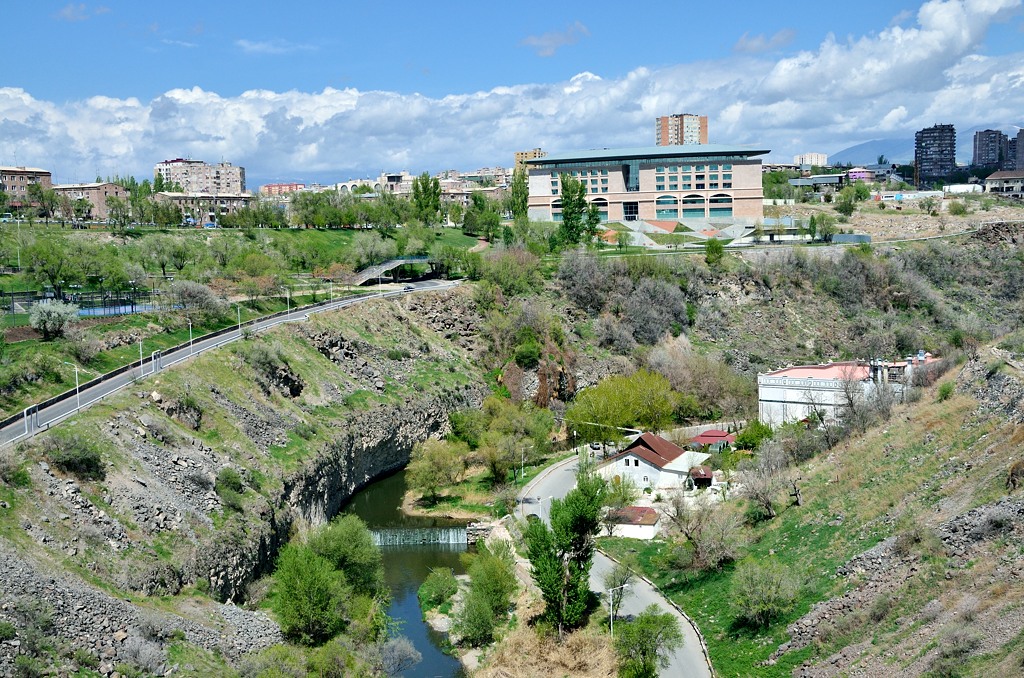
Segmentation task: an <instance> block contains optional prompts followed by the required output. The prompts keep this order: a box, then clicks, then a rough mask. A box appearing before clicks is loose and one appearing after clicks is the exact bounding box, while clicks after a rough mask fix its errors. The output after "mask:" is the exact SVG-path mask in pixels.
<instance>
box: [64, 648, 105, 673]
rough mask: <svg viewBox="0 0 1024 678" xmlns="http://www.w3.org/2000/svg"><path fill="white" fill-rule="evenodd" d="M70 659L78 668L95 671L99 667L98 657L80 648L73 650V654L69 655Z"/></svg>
mask: <svg viewBox="0 0 1024 678" xmlns="http://www.w3.org/2000/svg"><path fill="white" fill-rule="evenodd" d="M71 658H72V659H73V660H74V662H75V663H76V664H78V665H79V666H80V667H82V666H84V667H85V668H89V669H95V668H97V667H98V666H99V665H100V660H99V657H97V656H96V655H94V654H93V653H91V652H89V651H88V650H85V649H83V648H80V647H79V648H75V652H74V654H72V655H71Z"/></svg>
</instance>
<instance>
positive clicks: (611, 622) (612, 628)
mask: <svg viewBox="0 0 1024 678" xmlns="http://www.w3.org/2000/svg"><path fill="white" fill-rule="evenodd" d="M628 588H629V584H623V585H622V586H616V587H614V588H610V589H606V591H605V592H606V593H607V594H608V623H609V630H610V632H611V636H612V639H614V638H615V613H616V612H618V605H616V606H615V609H613V608H612V602H613V600H614V598H615V595H614V592H615V591H618V590H619V589H628Z"/></svg>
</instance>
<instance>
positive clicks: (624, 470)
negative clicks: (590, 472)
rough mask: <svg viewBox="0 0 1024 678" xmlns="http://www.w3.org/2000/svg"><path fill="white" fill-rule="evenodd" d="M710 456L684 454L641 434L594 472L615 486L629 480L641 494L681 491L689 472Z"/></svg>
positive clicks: (666, 443)
mask: <svg viewBox="0 0 1024 678" xmlns="http://www.w3.org/2000/svg"><path fill="white" fill-rule="evenodd" d="M710 456H711V455H710V454H705V453H704V452H696V451H694V450H684V449H683V448H681V447H679V446H678V445H676V444H675V443H671V442H669V441H667V440H665V439H664V438H662V437H661V436H657V435H655V434H653V433H642V434H640V435H639V436H637V438H636V440H634V441H633V442H632V443H630V444H629V445H628V446H626V448H625V449H623V450H622V451H621V452H619V453H618V454H616V455H615V456H614V457H611V458H610V459H608V460H607V461H605V462H604V463H603V464H601V465H600V466H599V467H598V469H597V472H598V473H599V474H600V475H601V477H603V478H604V479H605V480H607V481H609V482H615V479H616V478H618V479H619V480H622V479H624V478H629V479H630V480H632V481H633V483H634V484H635V485H636V486H637V487H639V488H640V489H641V490H642V489H645V488H648V487H649V488H651V489H652V490H672V489H675V488H678V487H684V486H685V483H686V478H687V476H688V475H689V473H690V469H691V468H693V467H694V466H699V465H701V464H702V463H704V462H705V461H706V460H707V459H708V458H709V457H710Z"/></svg>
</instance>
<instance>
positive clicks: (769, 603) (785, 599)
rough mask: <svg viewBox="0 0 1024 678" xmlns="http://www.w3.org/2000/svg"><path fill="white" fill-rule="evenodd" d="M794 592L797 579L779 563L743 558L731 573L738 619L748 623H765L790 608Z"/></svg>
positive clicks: (753, 624)
mask: <svg viewBox="0 0 1024 678" xmlns="http://www.w3.org/2000/svg"><path fill="white" fill-rule="evenodd" d="M796 591H797V585H796V582H795V581H794V580H793V578H792V576H791V575H790V573H789V571H788V570H787V569H786V568H785V567H783V566H782V565H780V564H778V563H775V562H764V563H756V562H753V561H746V562H744V563H742V564H740V566H739V567H738V568H736V574H735V575H734V576H733V585H732V594H733V602H734V603H735V605H736V608H737V618H738V619H739V621H740V622H742V623H744V624H748V625H750V626H755V627H764V626H767V625H768V624H770V623H771V622H772V621H774V620H775V619H778V618H779V617H781V616H782V615H784V614H785V613H787V612H789V610H790V609H792V607H793V603H794V598H795V597H796Z"/></svg>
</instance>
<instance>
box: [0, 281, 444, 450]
mask: <svg viewBox="0 0 1024 678" xmlns="http://www.w3.org/2000/svg"><path fill="white" fill-rule="evenodd" d="M457 284H458V282H444V281H433V280H429V281H423V282H418V283H410V284H408V285H403V286H402V287H400V288H397V289H395V290H392V291H379V292H368V293H366V294H362V295H359V296H357V297H346V298H344V299H339V300H338V301H335V302H333V303H330V304H325V305H323V306H318V307H316V308H313V309H304V310H299V311H293V312H291V313H289V314H286V315H281V316H277V317H275V318H268V319H265V320H258V321H256V322H255V323H253V324H251V325H245V326H243V327H242V330H241V332H239V330H238V329H235V330H232V331H231V332H227V333H225V334H221V335H218V336H216V337H211V338H209V339H196V340H195V342H194V343H193V344H192V346H191V348H190V349H186V350H183V351H178V352H176V353H174V354H173V355H169V356H165V357H163V358H155V359H153V354H152V353H151V352H149V351H147V350H146V345H145V342H143V343H142V357H143V358H144V359H145V362H144V363H143V365H142V366H141V368H135V369H133V370H128V371H127V372H124V373H122V374H119V375H117V376H116V377H113V378H111V379H109V380H106V381H103V382H101V383H99V384H96V385H95V386H93V387H92V388H88V389H82V390H81V392H80V393H78V395H77V397H76V396H72V397H70V398H67V399H65V400H61V401H59V402H57V403H54V404H53V405H51V406H50V407H47V408H44V409H40V410H38V411H36V412H32V411H29V412H28V414H27V416H23V417H22V418H21V419H19V420H18V421H17V422H15V423H13V424H11V425H9V426H7V427H5V428H3V429H0V446H3V445H8V444H10V443H13V442H15V441H17V440H21V439H24V438H27V437H30V436H31V435H34V434H35V433H38V432H39V431H45V430H47V429H48V428H50V427H52V426H55V425H57V424H58V423H60V422H61V421H63V420H64V419H66V418H67V417H69V416H71V415H72V414H74V413H75V412H76V411H77V410H78V409H79V403H81V407H87V406H89V405H91V404H93V403H95V402H96V401H98V400H102V399H103V398H106V397H107V396H109V395H111V394H112V393H115V392H117V391H119V390H121V389H122V388H124V387H125V386H128V385H130V384H134V383H135V382H137V381H140V380H142V379H145V377H149V376H151V375H152V374H154V373H155V372H160V371H162V370H165V369H167V368H168V367H170V366H171V365H173V364H175V363H179V362H182V361H184V360H188V359H189V358H191V357H192V356H193V355H198V354H200V353H202V352H204V351H209V350H211V349H214V348H217V347H218V346H222V345H224V344H227V343H230V342H232V341H237V340H238V339H239V337H241V336H242V335H243V334H245V333H248V332H260V331H262V330H265V329H267V328H270V327H273V326H275V325H280V324H282V323H289V322H301V321H303V320H306V319H307V318H308V317H309V315H310V314H312V313H322V312H324V311H333V310H337V309H340V308H345V307H346V306H351V305H353V304H359V303H362V302H365V301H367V300H369V299H379V298H381V297H395V296H402V295H405V294H413V293H415V292H421V291H429V290H437V289H444V288H448V287H453V286H455V285H457ZM95 376H96V375H94V374H91V373H87V372H85V371H84V370H80V371H79V377H80V378H81V380H82V381H83V382H86V381H89V380H91V379H93V378H94V377H95ZM30 409H31V408H30Z"/></svg>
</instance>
